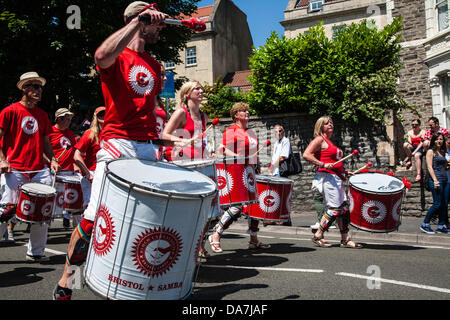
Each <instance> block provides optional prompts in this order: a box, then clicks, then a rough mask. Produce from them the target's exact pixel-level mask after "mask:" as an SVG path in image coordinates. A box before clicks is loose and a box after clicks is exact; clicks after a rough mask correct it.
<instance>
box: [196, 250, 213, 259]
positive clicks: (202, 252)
mask: <svg viewBox="0 0 450 320" xmlns="http://www.w3.org/2000/svg"><path fill="white" fill-rule="evenodd" d="M198 256H199V258H204V259H206V258H208V257H209V256H210V254H209V253H208V251H206V250H205V249H200V250H199V252H198Z"/></svg>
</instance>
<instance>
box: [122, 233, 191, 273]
mask: <svg viewBox="0 0 450 320" xmlns="http://www.w3.org/2000/svg"><path fill="white" fill-rule="evenodd" d="M182 248H183V244H182V240H181V237H180V235H179V234H178V232H176V231H175V230H172V229H167V228H164V227H163V228H161V227H158V228H155V229H153V230H152V229H149V230H146V231H144V232H142V233H141V234H140V235H139V236H138V238H137V239H135V241H134V243H133V247H132V252H131V255H132V258H133V261H134V264H135V266H136V267H137V269H138V270H139V271H140V272H142V273H144V274H145V275H148V276H150V277H152V278H154V277H159V276H160V275H163V274H165V273H166V272H167V271H169V270H170V269H171V268H172V267H173V265H174V264H175V263H176V262H177V260H178V258H179V256H180V254H181V250H182Z"/></svg>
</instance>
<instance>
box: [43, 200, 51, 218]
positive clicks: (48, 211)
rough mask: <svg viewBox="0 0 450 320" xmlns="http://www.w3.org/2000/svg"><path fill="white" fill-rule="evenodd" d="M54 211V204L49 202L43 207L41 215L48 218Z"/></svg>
mask: <svg viewBox="0 0 450 320" xmlns="http://www.w3.org/2000/svg"><path fill="white" fill-rule="evenodd" d="M52 211H53V202H47V203H46V204H44V205H43V206H42V209H41V213H42V215H43V216H44V217H48V216H49V215H50V214H51V213H52Z"/></svg>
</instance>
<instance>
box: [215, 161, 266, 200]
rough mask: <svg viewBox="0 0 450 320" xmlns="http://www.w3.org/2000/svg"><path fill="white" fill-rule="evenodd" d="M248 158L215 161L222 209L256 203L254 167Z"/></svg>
mask: <svg viewBox="0 0 450 320" xmlns="http://www.w3.org/2000/svg"><path fill="white" fill-rule="evenodd" d="M248 159H249V158H245V157H234V158H223V159H220V160H217V161H216V171H217V187H218V189H219V203H220V206H221V207H222V208H228V207H231V206H238V205H249V204H252V203H257V202H258V193H257V189H256V188H257V187H256V179H255V169H254V165H253V164H250V163H248Z"/></svg>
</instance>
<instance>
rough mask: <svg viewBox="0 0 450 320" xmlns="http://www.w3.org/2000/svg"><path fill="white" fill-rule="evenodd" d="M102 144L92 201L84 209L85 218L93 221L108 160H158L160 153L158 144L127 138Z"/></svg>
mask: <svg viewBox="0 0 450 320" xmlns="http://www.w3.org/2000/svg"><path fill="white" fill-rule="evenodd" d="M100 146H101V147H102V148H101V149H100V150H99V151H98V152H97V167H96V168H95V173H94V179H93V180H92V187H91V196H90V201H89V205H88V207H87V208H86V210H85V211H84V218H85V219H87V220H89V221H92V222H93V221H94V220H95V215H96V212H97V209H98V201H99V197H100V193H101V191H102V187H103V179H104V178H105V171H106V162H107V161H109V160H113V159H119V158H125V159H126V158H138V159H145V160H157V158H158V153H159V146H158V145H154V144H152V143H139V142H136V141H132V140H125V139H109V140H108V141H107V142H104V141H102V142H101V143H100Z"/></svg>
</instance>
